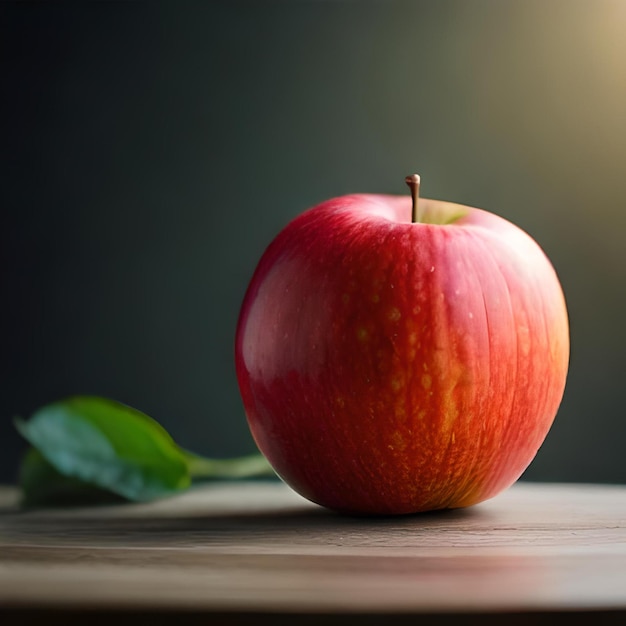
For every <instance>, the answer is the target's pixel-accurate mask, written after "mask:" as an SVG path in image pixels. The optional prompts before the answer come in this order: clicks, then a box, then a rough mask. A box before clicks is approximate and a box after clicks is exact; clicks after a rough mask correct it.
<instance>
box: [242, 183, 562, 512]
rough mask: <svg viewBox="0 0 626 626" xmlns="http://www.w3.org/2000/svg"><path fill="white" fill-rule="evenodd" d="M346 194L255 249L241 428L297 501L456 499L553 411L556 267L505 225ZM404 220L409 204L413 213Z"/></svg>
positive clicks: (518, 450)
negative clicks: (259, 253) (297, 495)
mask: <svg viewBox="0 0 626 626" xmlns="http://www.w3.org/2000/svg"><path fill="white" fill-rule="evenodd" d="M407 182H408V183H409V184H410V185H411V186H412V188H413V211H412V203H411V200H410V199H409V198H408V197H399V196H398V197H395V196H383V195H350V196H344V197H340V198H335V199H333V200H329V201H327V202H324V203H323V204H320V205H319V206H317V207H315V208H312V209H310V210H308V211H305V212H304V213H302V214H301V215H300V216H298V217H296V218H295V219H294V220H293V221H292V222H291V223H289V224H288V225H287V226H286V227H285V228H284V230H283V231H282V232H280V233H279V234H278V236H277V237H276V238H275V239H274V241H273V242H272V243H271V244H270V246H269V247H268V249H267V250H266V252H265V254H264V255H263V257H262V258H261V260H260V262H259V264H258V267H257V269H256V271H255V273H254V276H253V277H252V280H251V283H250V285H249V287H248V290H247V292H246V295H245V299H244V301H243V305H242V308H241V313H240V318H239V323H238V327H237V336H236V367H237V377H238V381H239V387H240V390H241V395H242V399H243V404H244V408H245V411H246V414H247V417H248V422H249V425H250V429H251V432H252V435H253V437H254V439H255V441H256V443H257V444H258V446H259V449H260V450H261V451H262V452H263V454H265V456H266V457H267V459H268V460H269V462H270V463H271V465H272V466H273V467H274V469H275V470H276V472H277V474H278V475H279V476H280V477H281V478H282V479H283V480H284V481H285V482H286V483H287V484H289V485H290V486H291V487H292V488H293V489H295V490H296V491H297V492H299V493H300V494H301V495H303V496H305V497H306V498H308V499H310V500H312V501H314V502H317V503H319V504H321V505H324V506H326V507H330V508H332V509H335V510H339V511H344V512H350V513H372V514H396V513H411V512H417V511H427V510H434V509H443V508H454V507H464V506H469V505H472V504H475V503H477V502H480V501H482V500H486V499H487V498H491V497H493V496H495V495H496V494H497V493H499V492H500V491H502V490H504V489H506V488H507V487H509V486H510V485H511V484H512V483H514V482H515V481H516V480H517V479H518V478H519V476H520V475H521V474H522V472H523V471H524V470H525V469H526V467H527V466H528V465H529V463H530V462H531V461H532V459H533V458H534V456H535V454H536V453H537V450H538V449H539V447H540V445H541V444H542V443H543V441H544V439H545V437H546V435H547V433H548V430H549V428H550V426H551V425H552V422H553V420H554V418H555V415H556V413H557V410H558V407H559V405H560V402H561V399H562V396H563V391H564V387H565V380H566V375H567V368H568V359H569V329H568V317H567V310H566V305H565V300H564V297H563V292H562V289H561V286H560V283H559V280H558V278H557V275H556V273H555V271H554V269H553V267H552V265H551V264H550V262H549V260H548V259H547V258H546V256H545V254H544V253H543V251H542V250H541V248H540V247H539V246H538V244H537V243H536V242H535V241H533V239H531V237H530V236H528V235H527V234H526V233H524V232H523V231H522V230H520V229H519V228H518V227H517V226H514V225H513V224H511V223H510V222H508V221H506V220H505V219H503V218H501V217H498V216H496V215H494V214H492V213H488V212H486V211H483V210H480V209H475V208H470V207H466V206H462V205H458V204H452V203H448V202H441V201H436V200H425V199H422V200H420V201H419V206H418V200H417V186H418V183H419V177H417V176H414V177H409V178H408V179H407ZM416 213H417V215H415V214H416Z"/></svg>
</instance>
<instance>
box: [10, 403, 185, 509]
mask: <svg viewBox="0 0 626 626" xmlns="http://www.w3.org/2000/svg"><path fill="white" fill-rule="evenodd" d="M15 426H16V428H17V429H18V431H19V432H20V433H21V434H22V436H23V437H24V438H25V439H26V440H27V441H29V443H31V445H33V446H34V447H35V448H36V449H37V450H38V451H39V452H40V454H41V455H42V457H43V458H44V459H45V460H46V461H47V462H48V463H49V464H50V465H52V466H53V468H54V469H55V470H56V471H57V472H58V473H59V474H61V475H63V476H66V477H68V478H73V479H78V480H79V481H82V482H83V483H88V484H91V485H95V486H97V487H100V488H101V489H105V490H108V491H111V492H113V493H115V494H118V495H120V496H122V497H124V498H127V499H129V500H136V501H144V500H152V499H154V498H159V497H163V496H167V495H170V494H172V493H175V492H177V491H180V490H182V489H186V488H187V487H189V485H190V482H191V479H190V473H189V466H188V462H187V459H186V455H185V453H183V451H182V450H181V449H180V448H179V447H178V446H177V445H176V444H175V443H174V441H173V440H172V438H171V437H170V436H169V434H168V433H167V432H166V431H165V430H164V429H163V428H162V427H161V426H160V425H159V424H158V423H157V422H155V421H154V420H153V419H152V418H150V417H148V416H147V415H145V414H144V413H141V412H140V411H137V410H135V409H133V408H131V407H128V406H126V405H124V404H121V403H119V402H115V401H113V400H108V399H105V398H98V397H93V396H75V397H71V398H68V399H66V400H62V401H59V402H55V403H53V404H49V405H47V406H45V407H43V408H42V409H40V410H38V411H37V412H36V413H35V414H34V415H33V416H32V417H31V418H30V420H28V421H23V420H21V419H19V418H17V419H16V420H15ZM30 463H31V464H33V465H34V463H35V461H32V460H31V461H30ZM29 471H31V472H32V471H33V468H32V467H31V468H30V470H29ZM46 480H49V476H48V478H47V479H46ZM33 484H34V479H33V478H32V477H31V479H30V480H29V481H26V482H23V483H22V485H23V487H24V488H25V492H26V493H25V495H26V498H27V499H28V496H29V493H32V492H33V489H34V488H33ZM29 485H30V487H29ZM27 489H30V491H28V490H27Z"/></svg>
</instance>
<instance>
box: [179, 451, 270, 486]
mask: <svg viewBox="0 0 626 626" xmlns="http://www.w3.org/2000/svg"><path fill="white" fill-rule="evenodd" d="M184 454H185V457H186V459H187V466H188V468H189V474H190V476H191V479H192V480H194V479H195V480H198V479H220V478H252V477H255V476H275V475H276V474H275V472H274V470H273V469H272V466H271V465H270V464H269V463H268V461H267V460H266V458H265V457H264V456H262V455H261V454H251V455H249V456H242V457H236V458H232V459H207V458H204V457H201V456H199V455H197V454H194V453H193V452H188V451H186V450H185V451H184Z"/></svg>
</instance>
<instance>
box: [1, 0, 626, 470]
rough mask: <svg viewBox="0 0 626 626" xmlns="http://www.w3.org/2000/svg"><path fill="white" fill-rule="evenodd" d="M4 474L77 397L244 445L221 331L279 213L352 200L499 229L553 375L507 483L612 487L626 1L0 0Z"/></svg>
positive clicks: (620, 414)
mask: <svg viewBox="0 0 626 626" xmlns="http://www.w3.org/2000/svg"><path fill="white" fill-rule="evenodd" d="M0 46H1V54H0V67H1V82H0V89H1V98H0V113H1V116H0V120H1V126H0V130H1V134H0V138H1V143H0V153H1V154H0V158H1V160H2V162H1V163H0V177H1V181H0V182H1V184H0V208H1V209H2V214H1V215H2V221H1V226H0V238H1V240H0V255H1V259H0V279H1V289H2V292H1V293H2V303H1V307H0V315H1V319H2V335H3V339H2V342H1V344H0V345H1V346H2V348H1V349H0V359H1V361H0V363H1V364H2V372H1V378H0V385H1V387H0V389H1V393H0V482H12V481H14V480H15V478H16V472H17V467H18V462H19V459H20V456H21V454H22V453H23V451H24V450H25V444H24V442H23V441H22V440H21V439H20V438H19V437H18V435H17V434H16V432H15V430H14V428H13V424H12V418H13V416H14V415H22V416H24V417H27V416H29V415H30V414H31V413H32V412H33V411H34V410H35V409H36V408H38V407H40V406H41V405H43V404H45V403H48V402H50V401H52V400H55V399H58V398H61V397H64V396H66V395H69V394H74V393H89V394H98V395H104V396H108V397H112V398H115V399H117V400H120V401H122V402H125V403H127V404H130V405H132V406H134V407H136V408H139V409H141V410H143V411H145V412H146V413H148V414H149V415H151V416H152V417H154V418H156V419H157V420H158V421H160V422H161V423H162V424H163V425H164V426H165V427H166V428H167V429H168V430H169V432H170V433H171V434H172V436H173V437H174V438H175V439H176V440H177V441H178V442H179V443H180V444H181V445H183V446H184V447H187V448H190V449H192V450H194V451H196V452H199V453H203V454H206V455H211V456H216V457H225V456H232V455H239V454H245V453H248V452H252V451H254V449H255V447H254V443H253V441H252V439H251V437H250V435H249V432H248V427H247V424H246V421H245V417H244V414H243V408H242V404H241V401H240V398H239V393H238V389H237V384H236V379H235V373H234V364H233V337H234V331H235V324H236V320H237V315H238V311H239V306H240V303H241V300H242V297H243V294H244V291H245V288H246V285H247V282H248V280H249V279H250V277H251V274H252V272H253V270H254V267H255V265H256V262H257V260H258V259H259V257H260V255H261V254H262V252H263V250H264V249H265V247H266V246H267V244H268V243H269V242H270V240H271V239H272V237H273V236H274V235H275V234H276V233H277V232H278V230H279V229H280V228H282V227H283V226H284V225H285V224H286V222H287V221H288V220H290V219H291V218H293V217H294V216H295V215H297V214H298V213H300V212H301V211H302V210H304V209H306V208H308V207H309V206H311V205H313V204H316V203H318V202H321V201H323V200H325V199H327V198H330V197H333V196H337V195H341V194H345V193H351V192H378V193H394V194H404V193H407V192H408V190H407V189H406V187H405V185H404V176H405V175H406V174H408V173H411V172H414V171H417V172H419V173H420V174H421V176H422V195H423V196H425V197H433V198H439V199H445V200H450V201H455V202H460V203H463V204H469V205H473V206H479V207H481V208H484V209H487V210H489V211H492V212H495V213H497V214H499V215H502V216H503V217H506V218H507V219H509V220H511V221H513V222H515V223H517V224H518V225H519V226H521V227H522V228H524V229H525V230H526V231H528V232H529V233H530V234H531V235H532V236H533V237H534V238H535V239H536V240H537V241H538V242H539V243H540V245H541V246H542V247H543V248H544V250H545V251H546V253H547V254H548V256H549V257H550V258H551V260H552V262H553V264H554V266H555V268H556V270H557V272H558V274H559V275H560V277H561V280H562V284H563V287H564V290H565V294H566V297H567V301H568V305H569V312H570V316H571V336H572V354H571V369H570V375H569V379H568V386H567V389H566V393H565V397H564V400H563V403H562V406H561V409H560V412H559V414H558V416H557V418H556V421H555V423H554V426H553V428H552V430H551V432H550V434H549V435H548V438H547V439H546V442H545V444H544V446H543V447H542V448H541V450H540V451H539V454H538V455H537V457H536V459H535V461H534V462H533V463H532V465H531V466H530V468H529V469H528V470H527V472H526V473H525V475H524V477H523V478H524V479H532V480H542V481H585V482H626V459H625V455H624V442H625V440H626V419H625V416H624V405H625V401H624V400H625V396H626V384H625V382H624V377H625V374H626V359H625V357H624V352H625V349H626V322H625V320H626V246H625V241H626V235H625V233H626V2H625V1H624V0H594V1H593V2H591V1H580V0H510V1H507V2H501V1H499V0H437V1H435V0H431V1H428V2H424V1H414V2H408V3H403V2H332V1H327V2H319V1H318V2H301V1H297V2H286V1H285V2H226V1H224V2H213V3H203V4H199V3H198V4H186V3H170V4H168V5H162V4H153V3H141V2H133V3H106V2H104V3H103V2H99V3H85V4H78V3H76V4H68V3H63V4H56V3H45V4H41V3H37V4H31V3H3V4H2V5H0Z"/></svg>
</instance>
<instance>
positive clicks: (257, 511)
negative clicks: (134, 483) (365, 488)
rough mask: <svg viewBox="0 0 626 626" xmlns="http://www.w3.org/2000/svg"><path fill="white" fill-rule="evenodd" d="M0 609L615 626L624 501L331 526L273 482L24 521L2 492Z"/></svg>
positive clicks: (577, 492) (517, 506) (540, 495)
mask: <svg viewBox="0 0 626 626" xmlns="http://www.w3.org/2000/svg"><path fill="white" fill-rule="evenodd" d="M0 608H2V609H3V610H4V611H5V619H4V620H2V619H1V615H0V621H2V623H7V624H8V623H9V622H8V619H9V617H11V616H12V617H13V618H15V619H16V620H17V619H18V618H19V619H21V618H23V615H24V613H23V612H24V611H26V610H28V611H31V613H32V612H33V611H34V612H35V613H36V612H37V611H39V612H41V611H50V610H52V609H55V610H57V611H67V610H71V611H74V612H76V611H78V612H79V614H80V612H85V611H87V612H89V611H95V612H100V614H101V613H102V612H103V611H104V612H107V611H132V612H136V611H144V612H151V611H152V612H153V611H166V613H162V614H161V615H172V616H174V615H179V617H180V614H181V612H185V613H186V614H187V615H192V614H197V615H213V616H217V615H220V616H221V619H222V621H223V619H225V616H226V617H231V618H234V617H236V616H239V617H241V616H243V615H256V616H258V615H270V614H271V615H275V616H276V615H300V616H305V615H315V614H317V615H327V616H328V615H334V616H341V615H344V616H347V615H352V616H354V615H357V614H359V615H369V616H375V615H380V616H390V615H396V616H398V615H404V616H409V615H418V614H419V615H444V614H447V615H457V616H459V615H474V616H477V615H487V614H488V615H492V616H493V615H496V614H502V613H507V614H510V615H518V617H519V615H521V614H531V613H534V614H554V612H580V614H583V613H585V612H589V611H592V612H594V615H595V616H596V618H597V616H598V614H599V613H598V612H602V614H603V615H605V616H608V615H611V616H618V617H619V619H620V620H622V621H623V623H626V488H625V487H621V486H592V485H547V484H530V483H518V484H517V485H515V486H514V487H512V488H511V489H509V490H508V491H507V492H505V493H503V494H501V495H500V496H498V497H496V498H494V499H493V500H491V501H489V502H485V503H483V504H480V505H477V506H475V507H472V508H469V509H465V510H456V511H446V512H441V513H432V514H422V515H414V516H406V517H395V518H389V517H384V518H357V517H346V516H340V515H337V514H335V513H332V512H330V511H326V510H324V509H322V508H320V507H317V506H316V505H314V504H311V503H309V502H307V501H305V500H304V499H302V498H300V497H299V496H298V495H296V494H295V493H294V492H292V491H291V490H290V489H288V488H287V487H286V486H284V485H283V484H281V483H278V482H267V483H263V482H254V483H233V484H230V483H222V484H215V485H212V486H208V487H204V488H202V489H199V490H196V491H191V492H188V493H186V494H184V495H181V496H179V497H176V498H171V499H168V500H162V501H159V502H155V503H151V504H142V505H118V506H109V507H97V508H85V509H74V510H47V511H30V512H21V511H19V510H18V508H17V500H16V494H15V491H14V490H12V489H2V490H0ZM35 613H32V615H34V614H35ZM75 614H76V613H75ZM172 619H174V617H172ZM594 619H595V618H594ZM596 621H597V620H596ZM594 623H595V622H594Z"/></svg>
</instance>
